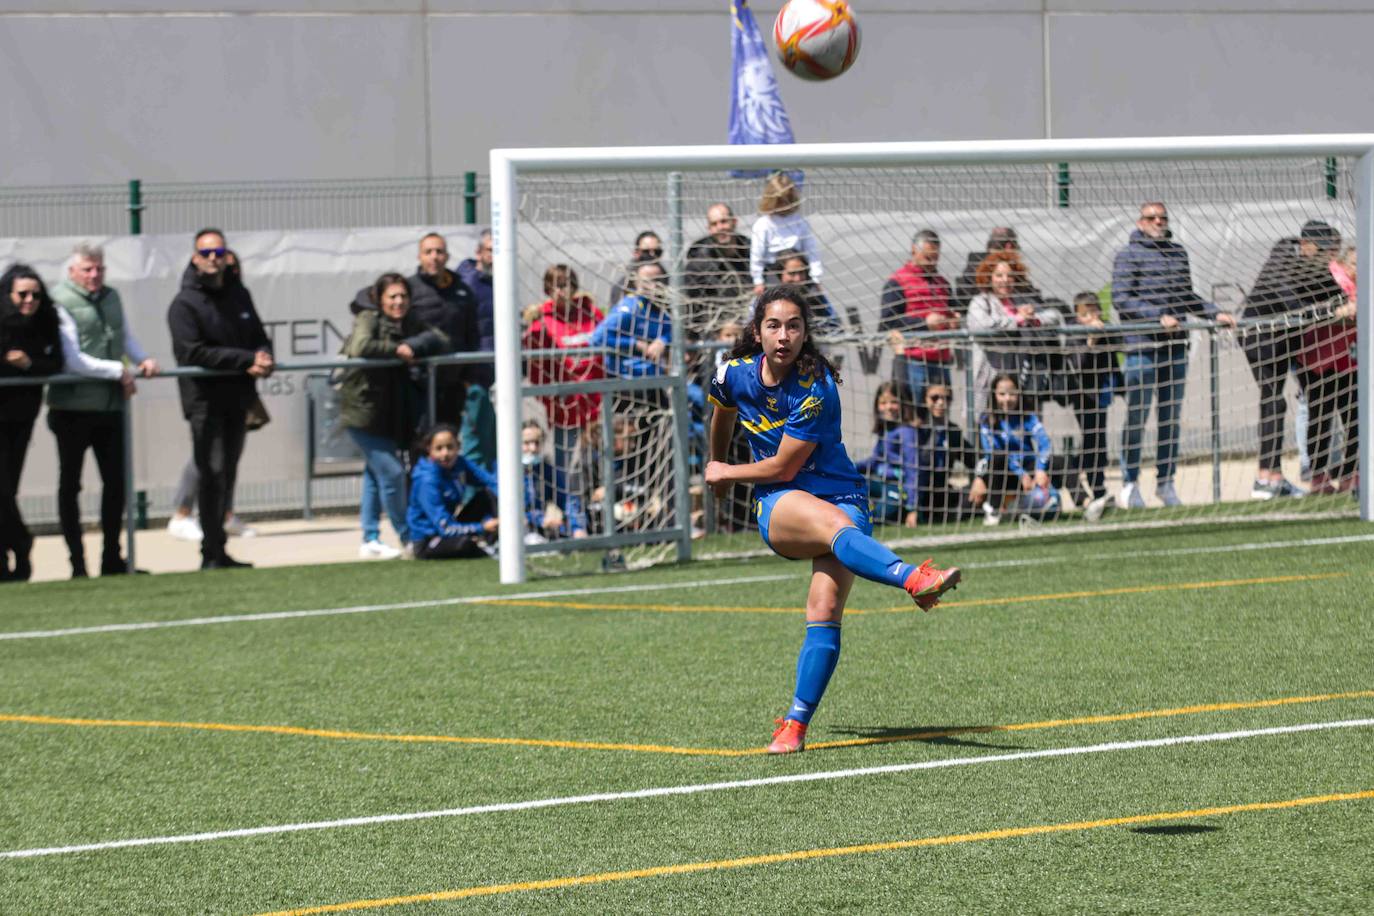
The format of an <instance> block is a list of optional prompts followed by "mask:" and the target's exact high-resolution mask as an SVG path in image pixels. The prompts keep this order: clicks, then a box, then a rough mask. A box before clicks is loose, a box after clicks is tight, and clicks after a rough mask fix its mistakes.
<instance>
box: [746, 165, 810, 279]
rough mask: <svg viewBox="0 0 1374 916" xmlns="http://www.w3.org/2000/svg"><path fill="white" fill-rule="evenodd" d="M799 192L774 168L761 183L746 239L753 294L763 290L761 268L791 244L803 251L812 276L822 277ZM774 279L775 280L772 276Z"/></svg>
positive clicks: (788, 178) (793, 184)
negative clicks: (761, 189)
mask: <svg viewBox="0 0 1374 916" xmlns="http://www.w3.org/2000/svg"><path fill="white" fill-rule="evenodd" d="M800 211H801V192H800V191H798V190H797V185H796V183H795V182H793V181H792V179H791V177H789V176H788V175H787V174H786V173H785V172H774V173H773V174H772V175H770V176H768V181H766V182H765V183H764V185H763V197H762V198H761V199H760V200H759V213H761V214H763V215H762V216H760V217H759V218H758V219H757V220H755V221H754V231H753V234H752V238H750V240H749V275H750V276H751V277H752V278H753V280H754V295H755V296H757V295H758V294H759V293H761V292H763V287H764V280H765V277H764V272H765V270H766V269H767V268H768V267H769V265H771V264H774V263H775V262H776V261H777V258H778V255H779V254H780V253H781V252H783V251H786V250H787V249H789V248H794V249H796V250H798V251H800V252H801V253H802V254H804V255H806V260H807V262H808V263H809V264H810V265H811V279H812V280H819V279H820V278H821V271H822V269H821V251H820V246H819V245H817V244H816V234H815V233H814V232H812V231H811V224H810V223H808V222H807V221H806V217H804V216H802V215H801V212H800ZM773 282H775V283H776V282H777V281H776V280H774V281H773Z"/></svg>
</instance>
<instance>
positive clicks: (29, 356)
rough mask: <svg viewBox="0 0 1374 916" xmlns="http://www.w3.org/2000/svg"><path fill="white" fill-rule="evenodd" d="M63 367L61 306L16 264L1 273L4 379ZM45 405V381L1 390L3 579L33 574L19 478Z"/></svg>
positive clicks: (0, 335) (0, 539)
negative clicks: (20, 500)
mask: <svg viewBox="0 0 1374 916" xmlns="http://www.w3.org/2000/svg"><path fill="white" fill-rule="evenodd" d="M61 371H62V339H61V335H60V333H59V332H58V322H57V309H56V307H55V306H54V305H53V301H52V299H51V298H50V297H49V296H48V291H47V289H46V288H45V287H44V286H43V281H42V280H41V279H40V278H39V276H38V274H37V273H35V272H34V270H33V268H31V267H29V266H28V265H27V264H15V265H13V266H11V267H10V268H9V270H7V271H5V273H4V275H3V276H0V378H6V379H9V378H38V377H41V376H44V375H52V374H54V373H56V372H61ZM42 405H43V386H42V385H24V386H22V387H8V386H7V387H4V388H0V582H7V581H17V582H26V581H28V579H29V577H30V576H32V575H33V565H32V563H31V562H30V559H29V557H30V554H31V553H32V551H33V535H31V534H30V533H29V529H28V528H27V527H26V526H25V525H24V516H23V515H22V514H21V513H20V511H19V478H20V475H22V474H23V471H24V457H25V456H26V455H27V454H28V450H29V439H30V438H31V437H32V435H33V424H34V421H35V420H37V419H38V411H39V408H41V407H42ZM11 555H13V557H14V561H13V565H11V562H10V557H11Z"/></svg>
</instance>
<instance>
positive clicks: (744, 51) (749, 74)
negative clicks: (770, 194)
mask: <svg viewBox="0 0 1374 916" xmlns="http://www.w3.org/2000/svg"><path fill="white" fill-rule="evenodd" d="M730 12H731V19H732V22H731V28H730V37H731V43H730V48H731V59H732V62H733V75H732V77H731V80H730V142H731V143H732V144H734V143H792V142H795V141H793V139H792V122H791V121H789V120H788V119H787V110H786V109H784V108H783V107H782V96H780V95H779V94H778V81H777V80H776V79H775V78H774V77H773V65H772V62H771V61H769V59H768V48H767V46H766V45H765V44H764V43H763V36H762V35H761V34H759V26H758V23H757V22H755V21H754V13H753V11H752V10H750V9H749V2H748V0H731V11H730ZM771 171H772V170H771V169H761V170H755V171H735V172H731V173H730V174H732V175H734V176H735V177H736V178H758V177H761V176H764V175H768V174H769V173H770V172H771Z"/></svg>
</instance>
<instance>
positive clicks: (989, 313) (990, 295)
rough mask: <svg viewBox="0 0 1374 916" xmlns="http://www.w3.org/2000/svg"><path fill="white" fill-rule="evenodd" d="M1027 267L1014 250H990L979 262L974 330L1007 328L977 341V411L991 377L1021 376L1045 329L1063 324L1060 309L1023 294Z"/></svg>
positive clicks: (984, 404)
mask: <svg viewBox="0 0 1374 916" xmlns="http://www.w3.org/2000/svg"><path fill="white" fill-rule="evenodd" d="M1026 280H1027V277H1026V266H1025V264H1023V263H1022V261H1021V257H1020V256H1019V255H1018V254H1017V253H1016V252H1015V251H994V252H991V253H990V254H989V255H988V256H987V257H986V258H984V259H983V262H982V263H981V264H979V265H978V270H977V272H976V273H975V274H974V282H975V283H976V284H977V286H978V289H979V293H978V295H976V296H974V297H973V301H972V302H970V303H969V307H968V324H967V327H968V329H969V330H970V331H974V332H977V331H984V332H986V331H1002V332H1004V333H1003V334H1002V335H999V336H997V337H988V336H984V337H981V338H975V339H974V342H973V390H974V392H975V395H974V401H975V403H974V412H975V413H976V414H979V415H981V414H982V413H983V412H984V411H986V410H987V409H988V391H989V390H990V386H991V383H992V378H993V376H995V375H996V374H997V373H999V372H1005V373H1007V374H1009V375H1011V376H1012V377H1013V378H1018V377H1019V373H1020V369H1021V356H1022V354H1023V353H1025V351H1026V350H1027V349H1029V348H1030V345H1031V343H1032V341H1033V339H1034V337H1035V332H1036V331H1039V330H1041V329H1042V328H1051V327H1058V326H1059V325H1062V324H1063V323H1064V316H1062V315H1060V314H1059V312H1058V310H1057V309H1054V308H1052V307H1048V306H1046V305H1044V303H1042V302H1040V301H1039V300H1035V299H1027V298H1026V297H1025V296H1018V295H1017V294H1016V290H1017V289H1018V288H1021V289H1024V288H1025V286H1024V284H1025V282H1026Z"/></svg>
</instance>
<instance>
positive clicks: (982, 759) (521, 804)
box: [0, 719, 1374, 859]
mask: <svg viewBox="0 0 1374 916" xmlns="http://www.w3.org/2000/svg"><path fill="white" fill-rule="evenodd" d="M1370 726H1374V719H1342V720H1339V721H1335V722H1309V723H1306V724H1302V725H1281V726H1275V727H1272V728H1252V729H1245V730H1241V731H1226V732H1211V733H1208V734H1200V735H1180V736H1175V737H1172V738H1151V739H1146V740H1141V741H1109V742H1105V743H1102V744H1090V745H1082V746H1078V747H1060V748H1048V749H1045V750H1038V751H1016V752H1013V753H1007V754H988V755H984V756H979V757H955V758H948V759H944V760H923V761H919V762H916V763H895V764H887V765H885V766H875V767H854V768H848V769H843V770H822V771H820V772H813V773H794V774H789V775H783V776H764V777H759V778H755V779H738V780H731V781H728V782H709V783H689V784H687V785H677V786H659V787H656V788H650V789H636V790H631V791H627V792H597V793H592V794H587V795H569V796H561V797H555V798H540V799H531V800H527V801H518V802H496V803H493V804H486V805H470V806H467V807H462V808H443V809H438V810H433V811H411V812H405V813H397V814H375V815H369V816H365V817H349V818H338V819H335V820H328V821H308V822H302V823H295V824H273V825H267V826H261V827H244V828H239V829H234V830H216V831H207V832H202V833H185V834H179V835H169V836H154V837H133V838H129V839H123V840H106V841H103V842H97V843H81V844H73V845H68V846H45V847H37V848H32V849H11V850H6V851H3V852H0V859H31V858H37V857H40V856H56V855H70V854H72V853H82V852H98V851H104V850H111V849H129V848H134V847H139V846H168V845H181V844H186V843H204V842H211V841H215V840H228V839H242V838H246V837H257V836H271V835H275V834H283V833H300V832H303V831H307V830H337V829H344V828H349V827H366V826H375V825H378V824H395V823H404V822H408V821H421V820H434V819H437V818H450V817H468V816H471V815H476V814H496V813H503V812H512V811H536V810H540V809H543V808H561V807H570V806H574V805H587V804H601V803H607V802H617V801H631V800H639V799H645V798H663V797H669V796H679V795H698V794H701V793H705V792H723V791H733V790H738V789H757V788H763V787H768V786H779V785H788V784H793V783H808V782H823V781H833V780H840V779H855V778H859V777H863V776H881V775H892V774H896V773H913V772H918V771H921V770H941V769H948V768H951V767H962V766H980V765H983V764H990V763H1011V762H1013V761H1019V760H1038V759H1043V758H1054V757H1075V756H1081V755H1085V754H1106V753H1116V752H1121V751H1135V750H1145V749H1149V748H1164V747H1175V746H1179V745H1189V744H1211V743H1216V742H1221V741H1238V740H1243V739H1247V738H1260V737H1269V736H1277V735H1295V734H1301V733H1304V732H1319V731H1330V730H1334V729H1346V728H1368V727H1370Z"/></svg>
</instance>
